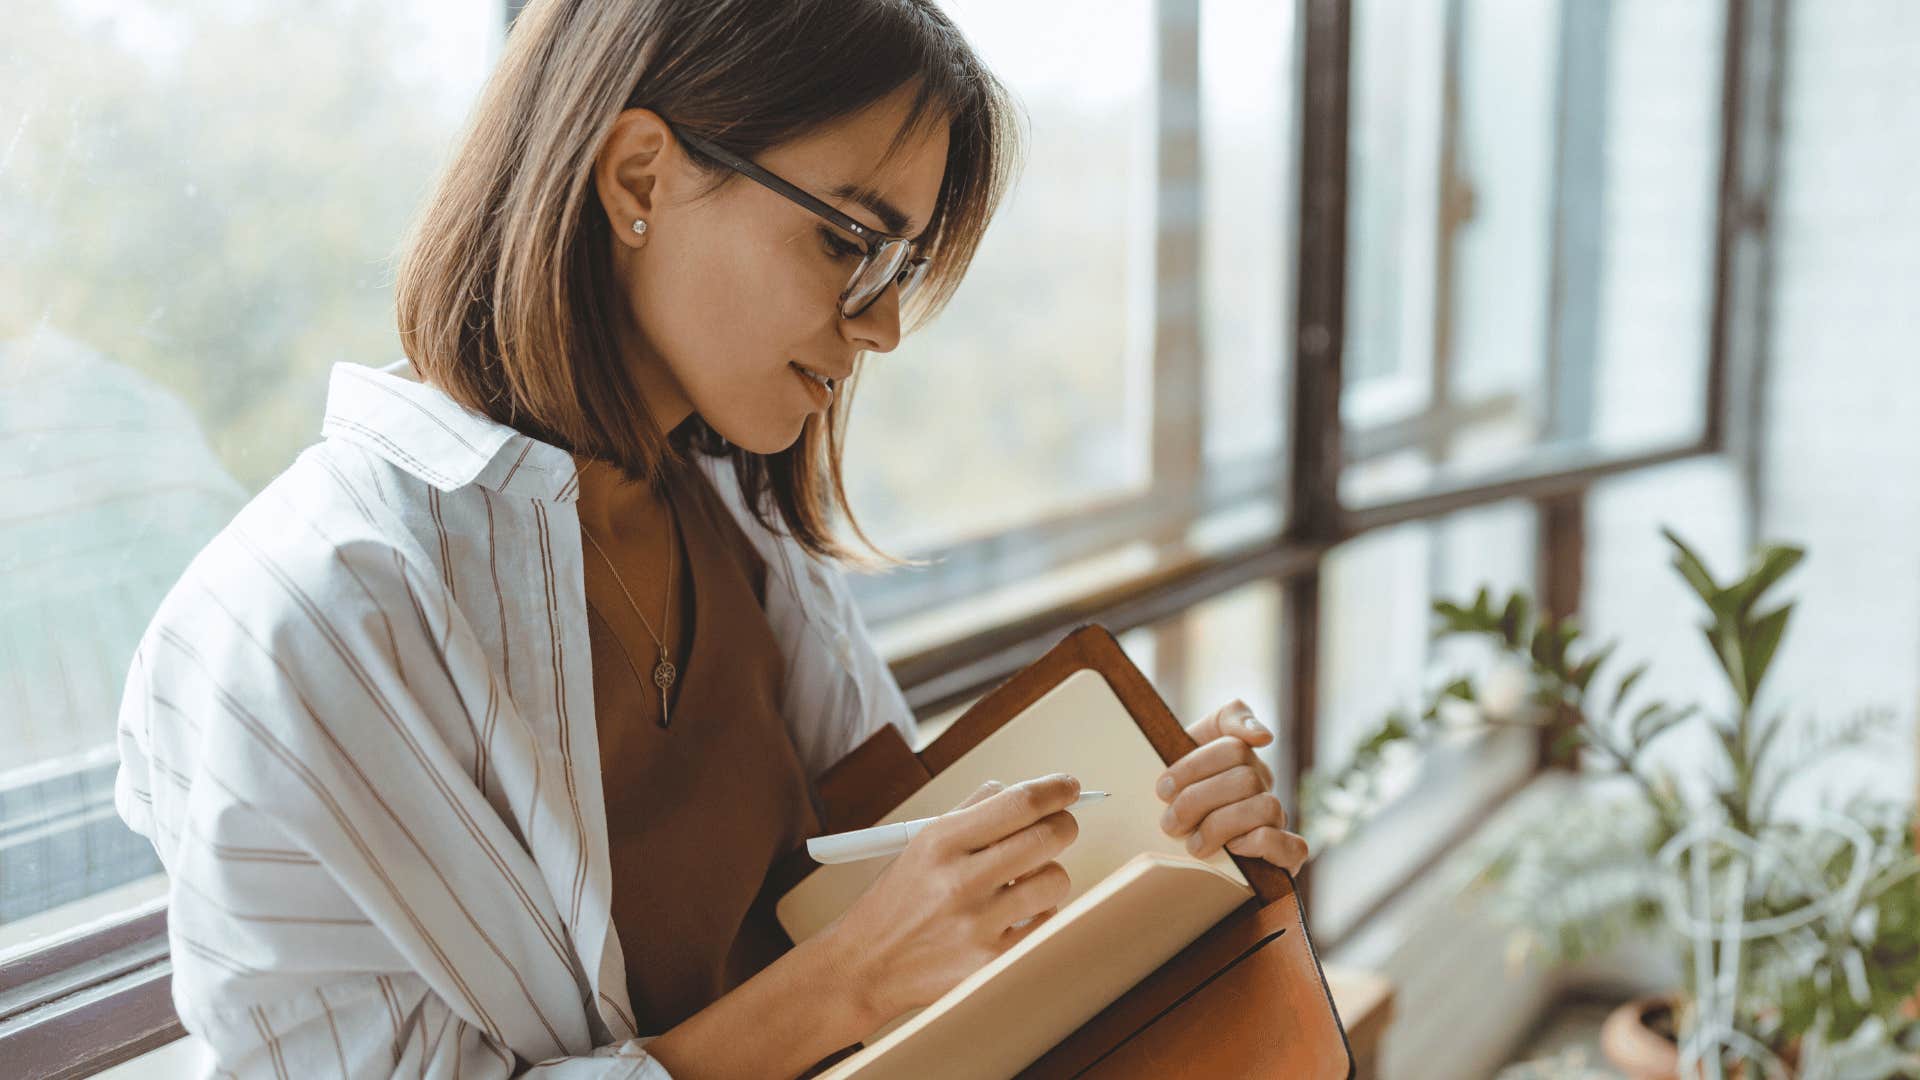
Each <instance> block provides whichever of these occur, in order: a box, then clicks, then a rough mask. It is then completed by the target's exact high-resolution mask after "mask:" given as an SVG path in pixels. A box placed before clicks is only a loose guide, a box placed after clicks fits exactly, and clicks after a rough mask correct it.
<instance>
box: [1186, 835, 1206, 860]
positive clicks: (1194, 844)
mask: <svg viewBox="0 0 1920 1080" xmlns="http://www.w3.org/2000/svg"><path fill="white" fill-rule="evenodd" d="M1204 843H1206V840H1205V839H1204V838H1203V837H1202V836H1201V835H1200V834H1199V833H1194V834H1193V835H1192V836H1189V837H1187V851H1188V853H1189V854H1193V855H1198V854H1200V847H1201V845H1202V844H1204Z"/></svg>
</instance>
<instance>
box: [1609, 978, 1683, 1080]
mask: <svg viewBox="0 0 1920 1080" xmlns="http://www.w3.org/2000/svg"><path fill="white" fill-rule="evenodd" d="M1674 1001H1675V999H1674V998H1673V996H1672V995H1659V996H1654V997H1643V998H1635V999H1633V1000H1632V1001H1629V1002H1627V1003H1626V1004H1624V1005H1622V1006H1620V1007H1619V1008H1617V1009H1615V1010H1613V1011H1612V1012H1611V1013H1608V1014H1607V1019H1606V1022H1605V1023H1604V1024H1602V1025H1600V1052H1601V1053H1602V1054H1604V1055H1606V1058H1607V1062H1608V1064H1611V1065H1612V1066H1613V1067H1614V1068H1616V1069H1618V1070H1620V1071H1621V1072H1622V1073H1625V1074H1626V1075H1627V1076H1628V1077H1629V1078H1630V1080H1679V1076H1680V1048H1679V1046H1677V1045H1675V1043H1674V1041H1673V1035H1672V1032H1673V1008H1674Z"/></svg>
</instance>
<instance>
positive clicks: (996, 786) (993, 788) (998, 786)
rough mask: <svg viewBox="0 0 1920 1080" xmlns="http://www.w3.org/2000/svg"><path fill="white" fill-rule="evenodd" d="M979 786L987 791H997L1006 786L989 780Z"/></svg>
mask: <svg viewBox="0 0 1920 1080" xmlns="http://www.w3.org/2000/svg"><path fill="white" fill-rule="evenodd" d="M980 786H981V787H984V788H986V789H987V790H989V791H999V790H1000V789H1001V788H1003V787H1006V786H1007V785H1005V784H1002V783H1001V782H1000V781H998V780H989V781H987V782H986V783H984V784H982V785H980Z"/></svg>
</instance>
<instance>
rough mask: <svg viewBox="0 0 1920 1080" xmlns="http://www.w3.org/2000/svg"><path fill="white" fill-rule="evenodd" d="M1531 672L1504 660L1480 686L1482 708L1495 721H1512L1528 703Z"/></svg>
mask: <svg viewBox="0 0 1920 1080" xmlns="http://www.w3.org/2000/svg"><path fill="white" fill-rule="evenodd" d="M1528 682H1529V672H1528V669H1527V668H1526V667H1524V666H1523V665H1521V664H1520V663H1519V662H1517V661H1514V660H1504V661H1501V662H1500V663H1499V664H1497V665H1495V666H1494V669H1493V670H1492V671H1490V672H1488V673H1487V677H1486V679H1485V680H1484V681H1482V683H1481V684H1480V708H1481V710H1482V711H1483V712H1485V713H1486V715H1487V716H1488V718H1490V719H1493V720H1507V719H1511V718H1512V717H1513V716H1515V715H1516V714H1517V713H1519V711H1520V707H1521V706H1522V705H1523V704H1525V703H1526V700H1527V690H1528V689H1529V686H1528Z"/></svg>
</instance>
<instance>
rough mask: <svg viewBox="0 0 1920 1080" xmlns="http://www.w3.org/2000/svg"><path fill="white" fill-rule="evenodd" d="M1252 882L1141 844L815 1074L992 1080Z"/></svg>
mask: <svg viewBox="0 0 1920 1080" xmlns="http://www.w3.org/2000/svg"><path fill="white" fill-rule="evenodd" d="M1252 895H1253V890H1252V889H1251V888H1250V887H1248V886H1247V885H1246V884H1245V883H1244V882H1239V881H1235V880H1233V878H1230V877H1228V876H1227V875H1226V874H1223V873H1221V872H1220V871H1219V870H1217V869H1215V868H1214V867H1212V866H1209V865H1207V864H1205V863H1202V862H1201V861H1199V860H1198V859H1192V858H1185V857H1179V858H1176V857H1172V856H1166V855H1161V854H1158V853H1146V852H1143V853H1141V854H1139V855H1138V856H1136V857H1135V858H1133V859H1132V860H1130V861H1129V862H1127V863H1126V864H1125V865H1124V866H1122V867H1121V868H1120V869H1118V870H1116V871H1115V872H1114V873H1112V874H1109V875H1107V877H1106V878H1105V879H1104V880H1102V881H1101V882H1100V883H1099V884H1098V885H1096V886H1095V887H1094V888H1092V889H1090V890H1088V891H1087V892H1085V893H1083V894H1082V895H1081V896H1080V897H1079V899H1077V900H1076V901H1074V903H1072V904H1071V905H1067V906H1064V907H1062V908H1061V909H1060V912H1059V913H1058V914H1056V915H1055V916H1053V917H1052V918H1051V919H1049V920H1047V922H1046V923H1044V924H1042V925H1041V927H1040V929H1038V930H1035V931H1034V932H1033V933H1032V934H1029V935H1028V936H1027V937H1026V938H1024V939H1023V940H1022V941H1021V942H1020V943H1019V944H1018V945H1015V946H1014V947H1013V948H1011V949H1008V950H1007V951H1006V952H1004V953H1001V954H1000V955H999V956H997V957H995V958H994V959H993V960H991V961H989V962H988V963H987V964H985V965H984V966H982V967H981V968H980V970H978V971H976V972H974V973H973V974H972V975H969V976H968V977H967V978H966V979H964V980H962V981H961V982H960V983H959V985H957V986H955V987H954V988H953V989H952V990H950V991H948V992H947V993H946V995H945V996H943V997H941V999H940V1000H939V1001H936V1002H934V1003H933V1004H932V1005H929V1006H927V1007H926V1008H925V1009H922V1010H920V1011H919V1012H918V1013H916V1014H914V1015H913V1016H912V1018H911V1019H909V1020H908V1021H907V1022H905V1023H903V1024H899V1025H898V1026H897V1029H895V1030H892V1031H889V1032H888V1033H887V1034H886V1035H884V1036H883V1037H881V1038H880V1039H878V1040H877V1041H874V1042H873V1043H871V1044H870V1045H869V1046H867V1047H866V1048H865V1049H863V1050H861V1051H860V1052H859V1053H857V1054H855V1055H853V1056H852V1057H850V1058H848V1059H846V1060H845V1061H842V1062H840V1063H839V1064H837V1065H835V1066H834V1067H833V1068H832V1069H831V1070H829V1071H828V1072H827V1073H826V1076H825V1078H824V1080H851V1078H855V1077H858V1078H860V1080H893V1078H898V1080H945V1078H952V1080H992V1078H1004V1077H1011V1076H1013V1075H1014V1074H1016V1073H1018V1072H1019V1071H1020V1070H1021V1069H1024V1068H1026V1067H1027V1066H1028V1065H1031V1064H1032V1063H1033V1062H1035V1061H1037V1060H1039V1058H1040V1056H1041V1055H1043V1054H1045V1053H1046V1052H1047V1051H1048V1050H1050V1049H1052V1048H1053V1047H1054V1046H1055V1045H1056V1044H1058V1043H1059V1042H1060V1041H1061V1040H1062V1039H1065V1038H1066V1037H1067V1036H1069V1035H1071V1034H1073V1033H1074V1032H1075V1031H1076V1030H1078V1029H1079V1028H1080V1026H1081V1025H1082V1024H1085V1023H1086V1022H1087V1021H1088V1020H1091V1019H1093V1017H1094V1016H1096V1015H1098V1014H1099V1012H1100V1010H1102V1009H1104V1008H1106V1007H1107V1006H1108V1005H1109V1004H1111V1003H1113V1002H1114V1001H1115V1000H1117V999H1119V997H1120V996H1121V995H1122V994H1124V993H1126V992H1127V991H1128V990H1130V989H1132V988H1133V986H1134V985H1135V984H1137V983H1139V982H1140V980H1142V979H1144V978H1146V977H1147V976H1148V975H1151V974H1152V973H1153V972H1154V971H1155V970H1157V969H1158V968H1159V967H1160V965H1162V964H1164V963H1166V962H1167V961H1168V960H1170V959H1172V958H1173V957H1174V956H1175V955H1176V954H1178V953H1179V952H1180V950H1181V949H1184V948H1186V947H1187V946H1188V945H1189V944H1191V943H1192V942H1193V940H1194V939H1195V938H1197V937H1199V936H1200V935H1201V934H1204V933H1205V932H1206V931H1207V930H1208V928H1210V927H1212V926H1213V925H1214V924H1215V923H1217V922H1219V921H1220V920H1221V919H1222V918H1224V917H1225V916H1226V915H1227V914H1228V913H1229V912H1231V911H1233V910H1234V909H1235V908H1237V907H1239V906H1240V905H1241V904H1242V903H1244V902H1245V901H1246V900H1247V898H1248V897H1250V896H1252Z"/></svg>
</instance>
